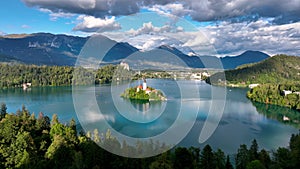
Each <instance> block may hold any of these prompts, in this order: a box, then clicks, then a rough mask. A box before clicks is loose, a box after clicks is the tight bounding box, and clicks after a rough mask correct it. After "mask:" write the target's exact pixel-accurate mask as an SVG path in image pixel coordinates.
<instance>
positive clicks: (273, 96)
mask: <svg viewBox="0 0 300 169" xmlns="http://www.w3.org/2000/svg"><path fill="white" fill-rule="evenodd" d="M284 90H286V91H291V92H294V93H291V94H287V95H285V94H284V92H283V91H284ZM297 92H300V84H291V83H289V84H261V85H259V86H257V87H255V88H253V89H250V90H249V91H248V92H247V97H248V98H249V99H251V100H253V101H256V102H262V103H267V104H275V105H279V106H286V107H289V108H293V109H296V110H298V111H300V93H298V94H297Z"/></svg>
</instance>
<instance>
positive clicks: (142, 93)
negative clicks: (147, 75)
mask: <svg viewBox="0 0 300 169" xmlns="http://www.w3.org/2000/svg"><path fill="white" fill-rule="evenodd" d="M121 97H123V98H127V99H131V100H147V101H163V100H167V98H166V97H165V96H164V95H163V93H162V92H161V91H160V90H157V89H154V88H152V87H149V86H147V81H146V79H143V83H142V84H140V85H138V86H136V87H132V88H128V89H126V90H125V91H124V93H122V94H121Z"/></svg>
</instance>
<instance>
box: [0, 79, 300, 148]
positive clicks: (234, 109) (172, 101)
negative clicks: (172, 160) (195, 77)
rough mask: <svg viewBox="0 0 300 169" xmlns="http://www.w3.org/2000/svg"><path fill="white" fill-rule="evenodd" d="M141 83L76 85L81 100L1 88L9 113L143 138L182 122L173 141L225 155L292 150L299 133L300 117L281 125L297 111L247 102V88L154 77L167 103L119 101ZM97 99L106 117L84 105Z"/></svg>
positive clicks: (48, 90) (41, 90)
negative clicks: (208, 127) (206, 132)
mask: <svg viewBox="0 0 300 169" xmlns="http://www.w3.org/2000/svg"><path fill="white" fill-rule="evenodd" d="M139 83H140V81H134V82H131V83H123V84H113V85H100V86H96V87H76V88H74V90H75V92H74V93H75V94H74V93H73V94H74V96H76V97H79V96H80V98H78V99H77V98H75V99H74V98H73V97H72V87H34V88H31V89H29V90H26V91H23V90H22V89H2V90H0V102H5V103H6V105H7V107H8V112H16V111H17V109H21V107H22V104H24V105H25V106H26V108H27V109H28V110H29V111H30V112H34V113H35V115H38V113H39V112H43V113H44V114H45V115H48V116H49V117H51V116H52V115H53V114H54V113H56V114H58V117H59V119H60V121H61V122H63V123H67V122H68V121H69V120H70V119H71V118H74V119H75V120H76V121H78V122H81V124H83V126H84V128H85V129H88V130H92V129H93V127H95V126H97V127H101V125H102V121H107V124H109V125H110V126H111V127H112V128H113V129H115V130H116V131H117V132H119V133H121V134H123V135H126V136H129V137H135V138H141V139H142V138H146V137H154V136H157V135H161V134H162V133H164V132H165V131H166V130H167V129H168V128H169V127H170V126H172V125H173V124H175V123H177V122H178V124H180V125H181V126H182V128H181V127H179V128H177V131H178V133H176V132H174V131H173V133H172V132H170V134H169V136H170V138H169V137H168V139H177V135H180V136H178V137H184V139H183V140H181V141H180V143H179V144H178V145H180V146H187V147H190V146H200V147H201V148H203V147H204V145H206V144H210V145H211V146H212V147H213V148H214V149H216V148H221V149H222V150H223V151H225V152H226V153H235V152H236V151H237V149H238V147H239V145H240V144H247V145H250V144H251V141H252V140H253V139H256V140H257V141H258V144H259V146H260V148H265V149H267V150H274V149H276V148H278V147H284V146H287V145H288V143H289V139H290V136H291V134H293V133H297V132H298V125H297V122H298V121H296V120H299V119H296V120H294V119H291V120H294V121H295V123H296V124H294V123H283V122H282V121H281V119H282V115H287V116H289V114H291V116H292V115H293V116H294V115H295V116H296V117H297V118H298V117H299V116H298V112H296V111H294V110H291V109H288V108H282V107H278V106H270V105H265V104H257V103H255V104H254V103H252V102H251V101H250V100H248V99H247V98H246V92H247V90H248V89H241V88H227V89H224V88H222V87H212V86H210V85H208V84H206V83H204V82H202V81H174V80H162V79H149V80H147V84H148V85H149V86H151V87H154V88H157V89H160V90H161V91H163V93H164V94H165V95H166V96H167V98H168V100H167V101H164V102H145V103H141V102H131V101H129V100H124V99H122V98H121V97H119V96H120V94H121V93H122V92H123V91H124V89H126V88H127V87H130V86H136V85H138V84H139ZM219 90H220V91H221V90H226V92H227V96H226V101H225V102H224V104H225V107H224V113H223V114H222V118H221V120H220V122H219V123H218V125H217V128H216V130H215V131H214V132H213V134H212V135H211V137H209V138H208V140H206V141H205V142H204V143H202V144H200V143H199V141H198V140H199V135H200V132H201V129H202V128H203V125H204V123H205V121H206V120H207V117H208V115H209V114H210V113H214V112H209V110H210V108H214V107H217V106H218V105H211V104H212V98H211V94H212V91H215V92H218V91H219ZM220 93H221V94H222V92H220ZM81 96H82V97H81ZM84 96H88V97H84ZM73 99H74V100H75V101H77V102H78V106H82V110H86V112H85V113H84V114H83V113H78V112H77V113H76V112H75V108H74V104H73ZM80 99H82V100H80ZM89 99H91V101H90V100H89ZM93 99H95V101H96V102H97V105H98V109H99V110H100V111H101V113H102V114H99V113H98V112H95V111H90V110H91V109H88V106H86V107H85V106H84V105H80V104H83V103H89V102H92V100H93ZM217 99H218V98H217ZM76 110H77V109H76ZM277 114H278V116H276V115H277ZM178 117H180V118H178ZM189 125H192V126H191V130H190V131H189V132H187V133H185V134H182V133H180V132H184V131H185V130H184V127H186V126H189ZM181 129H182V130H181ZM103 130H105V129H103Z"/></svg>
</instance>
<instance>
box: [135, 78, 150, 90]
mask: <svg viewBox="0 0 300 169" xmlns="http://www.w3.org/2000/svg"><path fill="white" fill-rule="evenodd" d="M141 90H143V91H145V92H146V94H149V93H151V92H152V90H151V89H150V88H148V87H147V81H146V79H144V80H143V84H141V85H139V86H137V87H136V92H139V91H141Z"/></svg>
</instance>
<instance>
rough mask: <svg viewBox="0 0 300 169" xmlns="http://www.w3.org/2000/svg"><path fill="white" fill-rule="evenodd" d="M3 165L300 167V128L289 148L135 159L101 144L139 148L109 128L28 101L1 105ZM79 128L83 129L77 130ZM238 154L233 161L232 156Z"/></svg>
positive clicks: (183, 151)
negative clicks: (85, 126) (11, 109)
mask: <svg viewBox="0 0 300 169" xmlns="http://www.w3.org/2000/svg"><path fill="white" fill-rule="evenodd" d="M0 111H1V112H0V168H30V169H35V168H37V169H42V168H54V169H55V168H57V169H67V168H72V169H73V168H74V169H76V168H78V169H85V168H86V169H97V168H109V169H114V168H116V169H119V168H128V169H131V168H132V169H136V168H142V169H148V168H149V169H161V168H167V169H172V168H174V169H185V168H187V169H190V168H195V169H232V168H233V167H235V168H237V169H273V168H274V169H278V168H282V169H297V168H299V167H300V160H299V159H300V134H296V135H292V136H291V138H290V144H289V146H288V148H278V149H277V150H274V151H272V152H269V151H267V150H264V149H260V148H259V145H258V143H257V142H256V140H253V141H252V143H251V146H250V147H249V148H248V147H247V145H245V144H242V145H240V147H239V148H238V150H237V153H236V154H235V155H231V156H229V155H226V154H225V153H224V152H223V151H222V150H220V149H218V150H215V151H214V150H212V148H211V147H210V146H209V145H206V146H205V147H203V149H200V148H198V147H190V148H185V147H177V148H174V149H172V150H170V151H167V152H165V153H163V154H161V155H158V156H155V157H151V158H143V159H138V158H137V159H134V158H124V157H120V156H117V155H114V154H111V153H109V152H107V151H105V150H103V149H102V148H100V147H99V146H98V145H97V144H96V143H95V142H97V143H100V144H112V145H115V146H116V148H119V149H120V150H122V151H128V150H129V151H137V152H138V147H139V146H138V145H137V146H136V147H128V145H127V144H126V143H124V142H123V144H121V143H120V142H119V141H118V140H117V139H116V138H114V137H113V136H112V135H111V134H110V132H109V130H108V131H107V132H106V133H105V134H103V136H104V137H101V136H102V134H100V133H99V132H98V131H97V130H94V131H93V132H88V133H87V134H83V132H78V131H77V128H76V126H77V125H76V123H75V121H74V120H71V121H70V122H69V123H68V124H61V123H60V122H59V120H58V117H57V115H53V117H52V119H50V118H49V117H47V116H44V115H43V113H39V114H38V116H37V117H36V116H35V114H31V113H30V112H29V111H28V110H27V109H26V108H25V106H23V107H22V109H21V110H18V111H17V112H16V113H14V114H12V113H7V107H6V105H5V104H2V105H1V110H0ZM78 133H80V134H78ZM230 157H232V158H234V161H235V162H234V163H233V160H232V158H230Z"/></svg>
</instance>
